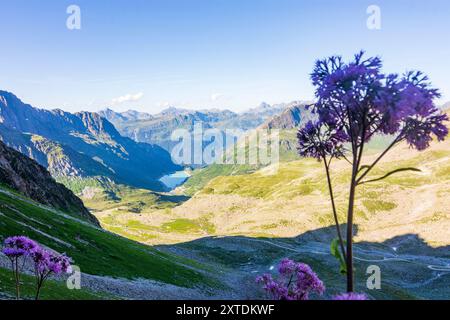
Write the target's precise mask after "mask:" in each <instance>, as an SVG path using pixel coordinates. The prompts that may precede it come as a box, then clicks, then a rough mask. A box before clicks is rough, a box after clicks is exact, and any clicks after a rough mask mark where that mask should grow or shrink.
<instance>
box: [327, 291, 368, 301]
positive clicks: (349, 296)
mask: <svg viewBox="0 0 450 320" xmlns="http://www.w3.org/2000/svg"><path fill="white" fill-rule="evenodd" d="M333 300H369V299H368V298H367V296H366V295H365V294H364V293H354V292H348V293H341V294H339V295H337V296H334V297H333Z"/></svg>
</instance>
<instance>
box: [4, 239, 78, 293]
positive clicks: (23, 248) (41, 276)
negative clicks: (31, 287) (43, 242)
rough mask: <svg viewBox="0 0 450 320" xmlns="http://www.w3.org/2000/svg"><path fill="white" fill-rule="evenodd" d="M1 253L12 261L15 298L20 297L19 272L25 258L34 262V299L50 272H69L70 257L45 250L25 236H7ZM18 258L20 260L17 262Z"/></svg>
mask: <svg viewBox="0 0 450 320" xmlns="http://www.w3.org/2000/svg"><path fill="white" fill-rule="evenodd" d="M2 253H3V254H5V255H6V256H7V257H8V258H9V259H10V260H11V263H12V271H13V274H14V279H15V282H16V298H17V299H19V297H20V290H19V287H20V273H21V271H22V270H21V267H23V265H24V262H25V260H26V259H27V258H28V259H31V261H32V262H33V264H34V271H35V275H36V283H37V293H36V299H38V298H39V292H40V289H41V287H42V285H43V284H44V282H45V280H46V279H47V278H48V277H49V276H50V275H51V274H61V273H63V272H66V273H70V272H71V265H70V264H71V259H70V258H69V257H67V256H66V255H65V254H57V253H54V252H53V251H50V250H46V249H44V248H43V247H41V246H40V245H39V244H38V243H37V242H35V241H34V240H31V239H29V238H27V237H25V236H14V237H9V238H7V239H6V240H5V241H4V247H3V249H2ZM19 260H20V262H19Z"/></svg>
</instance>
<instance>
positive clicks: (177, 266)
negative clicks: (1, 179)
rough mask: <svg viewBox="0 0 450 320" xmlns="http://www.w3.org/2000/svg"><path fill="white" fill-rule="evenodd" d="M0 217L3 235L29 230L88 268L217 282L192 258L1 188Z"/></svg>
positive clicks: (179, 281)
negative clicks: (122, 235) (155, 246)
mask: <svg viewBox="0 0 450 320" xmlns="http://www.w3.org/2000/svg"><path fill="white" fill-rule="evenodd" d="M1 190H4V189H1ZM0 216H1V220H0V236H1V238H6V237H8V236H11V235H17V234H24V235H27V236H29V237H31V238H33V239H35V240H37V241H38V242H40V243H42V244H43V245H46V246H48V247H50V248H52V249H54V250H57V251H58V252H66V253H67V254H68V255H69V256H71V257H72V258H73V259H74V261H75V264H76V265H78V266H79V267H80V268H81V271H82V272H84V273H89V274H93V275H102V276H111V277H121V278H129V279H133V278H145V279H153V280H157V281H161V282H165V283H170V284H174V285H179V286H184V287H193V286H197V285H200V284H204V285H215V282H214V281H213V280H212V279H211V278H209V277H207V276H205V275H203V273H201V272H198V271H194V267H195V268H201V266H200V265H199V264H198V263H196V262H194V261H189V260H188V259H181V258H180V257H177V256H175V255H171V254H167V253H162V252H160V251H158V250H156V249H154V248H151V247H148V246H145V245H142V244H139V243H136V242H133V241H131V240H128V239H124V238H121V237H119V236H117V235H114V234H111V233H109V232H105V231H103V230H100V229H97V228H94V227H92V226H90V225H88V224H85V223H81V222H80V221H77V220H75V219H73V218H71V217H70V216H66V215H64V214H62V213H57V212H55V211H52V210H50V209H48V208H45V207H42V206H39V205H37V204H35V203H33V202H30V201H28V200H25V199H22V198H21V197H20V196H17V195H11V194H5V193H3V192H1V193H0Z"/></svg>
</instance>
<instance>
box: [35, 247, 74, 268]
mask: <svg viewBox="0 0 450 320" xmlns="http://www.w3.org/2000/svg"><path fill="white" fill-rule="evenodd" d="M31 259H32V260H33V262H34V266H35V270H36V272H37V273H39V274H47V273H54V274H61V273H63V272H66V273H69V272H70V271H71V266H70V262H71V260H70V258H69V257H67V256H66V255H64V254H62V255H59V254H55V253H53V252H50V251H48V250H45V249H43V248H38V249H37V250H35V251H34V252H33V253H32V254H31Z"/></svg>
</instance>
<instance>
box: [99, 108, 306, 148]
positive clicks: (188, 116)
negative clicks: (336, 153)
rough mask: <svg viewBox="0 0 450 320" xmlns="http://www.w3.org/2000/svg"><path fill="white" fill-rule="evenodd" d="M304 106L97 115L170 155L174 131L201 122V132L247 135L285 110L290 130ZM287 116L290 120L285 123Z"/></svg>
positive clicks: (122, 132)
mask: <svg viewBox="0 0 450 320" xmlns="http://www.w3.org/2000/svg"><path fill="white" fill-rule="evenodd" d="M304 106H305V103H303V102H300V101H295V102H291V103H281V104H275V105H269V104H267V103H261V105H259V106H258V107H256V108H253V109H249V110H247V111H245V112H241V113H236V112H233V111H230V110H226V109H225V110H219V109H204V110H188V109H183V108H176V107H170V108H168V109H165V110H163V111H162V112H160V113H158V114H155V115H150V114H148V113H141V112H137V111H134V110H129V111H126V112H122V113H119V112H115V111H113V110H111V109H105V110H103V111H100V112H99V114H100V115H101V116H103V117H105V118H106V119H107V120H109V121H110V122H111V123H113V124H114V125H115V127H116V128H117V130H118V131H119V132H120V133H121V134H122V135H124V136H127V137H129V138H132V139H134V140H136V141H139V142H147V143H151V144H156V145H159V146H161V147H162V148H164V149H166V150H168V151H170V150H171V149H172V147H173V146H174V145H175V144H176V143H177V142H174V141H172V140H171V134H172V132H173V131H174V130H175V129H179V128H184V129H187V130H189V131H192V130H193V128H194V124H195V123H196V122H201V123H202V125H203V128H204V129H210V128H218V129H222V130H225V129H239V130H243V131H247V130H252V129H255V128H257V127H259V126H261V125H263V124H264V123H266V122H268V121H270V120H271V119H272V118H273V117H274V116H277V115H280V114H281V113H282V112H283V111H285V110H296V111H295V112H293V113H291V114H285V115H284V121H288V122H289V123H290V124H291V127H292V126H295V124H298V123H299V122H300V121H301V120H300V113H303V112H304V111H305V109H304ZM300 110H302V111H301V112H300ZM288 116H291V117H293V118H291V119H289V120H288V119H287V118H288ZM307 118H308V117H307ZM280 129H285V128H280Z"/></svg>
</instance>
